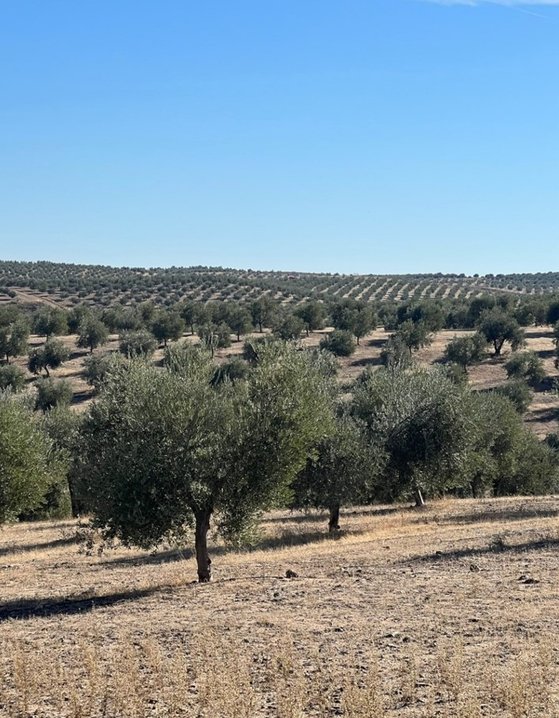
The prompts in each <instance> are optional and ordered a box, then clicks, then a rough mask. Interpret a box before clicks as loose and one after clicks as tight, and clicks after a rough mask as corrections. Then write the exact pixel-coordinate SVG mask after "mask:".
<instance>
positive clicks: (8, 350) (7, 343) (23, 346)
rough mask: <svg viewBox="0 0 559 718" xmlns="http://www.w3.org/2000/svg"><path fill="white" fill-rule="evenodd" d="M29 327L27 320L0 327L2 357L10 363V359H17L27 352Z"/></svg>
mask: <svg viewBox="0 0 559 718" xmlns="http://www.w3.org/2000/svg"><path fill="white" fill-rule="evenodd" d="M28 339H29V325H28V324H27V321H26V320H25V319H16V320H15V321H13V322H10V323H9V324H5V325H2V326H0V357H2V358H4V357H5V359H6V363H7V364H9V363H10V357H17V356H19V355H20V354H25V352H26V351H27V340H28Z"/></svg>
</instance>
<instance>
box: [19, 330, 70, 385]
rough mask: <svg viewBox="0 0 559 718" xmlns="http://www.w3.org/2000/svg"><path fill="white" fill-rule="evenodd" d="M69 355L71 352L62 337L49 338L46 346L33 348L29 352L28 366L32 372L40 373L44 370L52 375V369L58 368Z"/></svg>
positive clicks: (48, 374)
mask: <svg viewBox="0 0 559 718" xmlns="http://www.w3.org/2000/svg"><path fill="white" fill-rule="evenodd" d="M69 356H70V352H69V351H68V349H67V348H66V347H65V346H64V344H63V343H62V342H61V341H60V339H48V340H47V341H46V342H45V344H44V346H42V347H39V348H38V349H33V350H32V351H31V352H30V353H29V359H28V362H27V368H28V369H29V371H30V372H31V373H32V374H40V373H41V372H42V371H44V372H45V374H46V375H47V376H50V369H58V367H59V366H60V365H61V364H62V363H63V362H65V361H67V359H68V357H69Z"/></svg>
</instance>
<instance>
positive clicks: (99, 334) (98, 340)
mask: <svg viewBox="0 0 559 718" xmlns="http://www.w3.org/2000/svg"><path fill="white" fill-rule="evenodd" d="M108 338H109V330H108V329H107V327H106V325H105V324H104V323H103V322H102V321H101V320H100V319H96V318H95V317H93V316H90V317H86V318H85V319H84V321H83V322H82V323H81V324H80V326H79V328H78V340H77V342H76V343H77V345H78V346H79V347H82V348H87V349H89V351H90V352H91V353H93V350H94V349H97V347H100V346H102V345H103V344H106V343H107V339H108Z"/></svg>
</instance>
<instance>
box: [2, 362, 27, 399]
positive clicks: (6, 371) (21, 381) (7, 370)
mask: <svg viewBox="0 0 559 718" xmlns="http://www.w3.org/2000/svg"><path fill="white" fill-rule="evenodd" d="M24 386H25V374H24V373H23V372H22V371H21V369H20V368H19V367H17V366H10V365H9V364H6V365H4V366H0V392H1V391H5V390H6V389H9V390H10V391H12V392H14V394H15V393H17V392H18V391H21V390H22V389H23V388H24Z"/></svg>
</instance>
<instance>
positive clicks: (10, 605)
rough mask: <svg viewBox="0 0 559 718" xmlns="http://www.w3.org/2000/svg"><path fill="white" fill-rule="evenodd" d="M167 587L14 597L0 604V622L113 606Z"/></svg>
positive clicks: (70, 613)
mask: <svg viewBox="0 0 559 718" xmlns="http://www.w3.org/2000/svg"><path fill="white" fill-rule="evenodd" d="M166 588H169V587H168V586H153V587H151V588H144V589H137V590H134V591H121V592H118V593H111V594H108V595H106V596H94V597H92V598H62V599H59V600H51V599H48V598H47V599H36V598H30V599H23V600H22V599H19V600H18V599H15V600H13V601H5V602H3V603H1V604H0V623H2V622H3V621H9V620H11V619H14V618H16V619H17V618H19V619H22V618H23V619H24V618H34V617H42V618H49V617H51V616H70V615H73V614H76V613H86V612H88V611H92V610H93V609H94V608H103V607H105V606H113V605H114V604H116V603H122V602H125V601H135V600H137V599H139V598H144V597H146V596H151V595H152V594H154V593H157V592H158V591H161V590H163V589H166Z"/></svg>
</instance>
